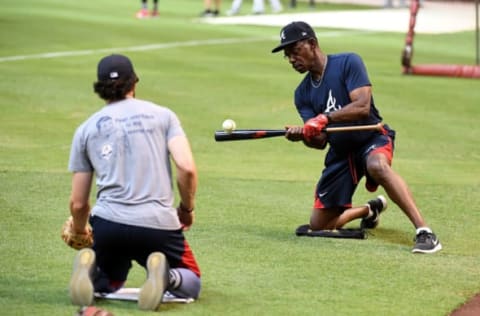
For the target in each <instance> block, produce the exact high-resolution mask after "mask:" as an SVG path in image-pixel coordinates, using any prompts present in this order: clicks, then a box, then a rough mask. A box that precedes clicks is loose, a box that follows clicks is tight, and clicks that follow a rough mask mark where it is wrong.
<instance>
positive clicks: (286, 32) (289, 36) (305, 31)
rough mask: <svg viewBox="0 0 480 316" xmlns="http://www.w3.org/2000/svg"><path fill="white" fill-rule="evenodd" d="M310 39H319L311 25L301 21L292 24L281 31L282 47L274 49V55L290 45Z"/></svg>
mask: <svg viewBox="0 0 480 316" xmlns="http://www.w3.org/2000/svg"><path fill="white" fill-rule="evenodd" d="M309 38H317V36H316V35H315V32H314V31H313V29H312V27H311V26H310V25H308V24H307V23H305V22H301V21H298V22H292V23H290V24H288V25H286V26H284V27H283V28H282V30H281V31H280V45H278V46H277V47H275V48H274V49H272V53H276V52H279V51H281V50H283V49H284V48H285V47H287V46H288V45H290V44H293V43H296V42H298V41H301V40H305V39H309Z"/></svg>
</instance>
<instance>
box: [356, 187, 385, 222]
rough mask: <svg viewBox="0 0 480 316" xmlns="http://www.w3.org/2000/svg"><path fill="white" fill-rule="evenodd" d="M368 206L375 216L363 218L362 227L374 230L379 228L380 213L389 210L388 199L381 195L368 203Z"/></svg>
mask: <svg viewBox="0 0 480 316" xmlns="http://www.w3.org/2000/svg"><path fill="white" fill-rule="evenodd" d="M367 206H368V208H369V209H370V211H372V212H373V215H371V216H370V217H368V216H367V217H365V218H363V219H362V222H361V223H360V227H361V228H367V229H373V228H375V227H377V226H378V222H379V219H380V213H382V212H383V211H384V210H386V209H387V199H386V198H385V197H384V196H383V195H379V196H377V198H376V199H374V200H370V201H368V202H367Z"/></svg>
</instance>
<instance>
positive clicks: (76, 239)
mask: <svg viewBox="0 0 480 316" xmlns="http://www.w3.org/2000/svg"><path fill="white" fill-rule="evenodd" d="M62 239H63V241H64V242H65V243H66V244H67V245H68V246H70V247H72V248H73V249H77V250H80V249H83V248H90V247H92V245H93V232H92V227H90V225H87V233H85V234H79V233H76V232H74V231H73V217H72V216H70V217H69V218H68V219H67V221H66V222H65V224H63V227H62Z"/></svg>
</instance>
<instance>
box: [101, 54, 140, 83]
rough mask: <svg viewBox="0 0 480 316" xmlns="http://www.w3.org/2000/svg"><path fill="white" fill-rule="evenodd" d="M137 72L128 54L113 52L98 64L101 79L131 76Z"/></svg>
mask: <svg viewBox="0 0 480 316" xmlns="http://www.w3.org/2000/svg"><path fill="white" fill-rule="evenodd" d="M134 74H135V71H134V70H133V65H132V62H131V61H130V59H128V57H127V56H123V55H117V54H112V55H109V56H106V57H104V58H102V59H101V60H100V62H99V63H98V66H97V78H98V80H99V81H104V80H116V79H120V78H129V77H131V76H132V75H134Z"/></svg>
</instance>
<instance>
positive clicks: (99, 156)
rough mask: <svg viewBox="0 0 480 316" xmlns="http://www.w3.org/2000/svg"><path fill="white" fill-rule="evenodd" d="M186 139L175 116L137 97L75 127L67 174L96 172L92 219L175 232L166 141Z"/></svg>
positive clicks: (106, 108)
mask: <svg viewBox="0 0 480 316" xmlns="http://www.w3.org/2000/svg"><path fill="white" fill-rule="evenodd" d="M178 135H185V133H184V131H183V129H182V127H181V125H180V122H179V120H178V118H177V116H176V115H175V113H174V112H173V111H171V110H169V109H167V108H165V107H161V106H158V105H156V104H154V103H151V102H147V101H142V100H138V99H134V98H133V99H126V100H123V101H120V102H115V103H112V104H109V105H107V106H105V107H104V108H102V109H101V110H100V111H98V112H97V113H95V114H93V115H92V116H91V117H90V118H88V119H87V120H86V121H85V122H84V123H83V124H82V125H80V126H79V127H78V129H77V130H76V132H75V135H74V137H73V141H72V148H71V152H70V161H69V170H70V171H72V172H95V177H96V184H97V200H96V203H95V205H94V207H93V208H92V215H96V216H99V217H101V218H104V219H107V220H110V221H113V222H117V223H123V224H128V225H134V226H142V227H150V228H157V229H165V230H175V229H179V228H180V226H181V225H180V221H179V220H178V216H177V212H176V209H175V207H174V206H173V204H174V193H173V181H172V170H171V165H170V158H169V157H170V156H169V152H168V147H167V143H168V141H169V140H170V139H171V138H172V137H175V136H178Z"/></svg>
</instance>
